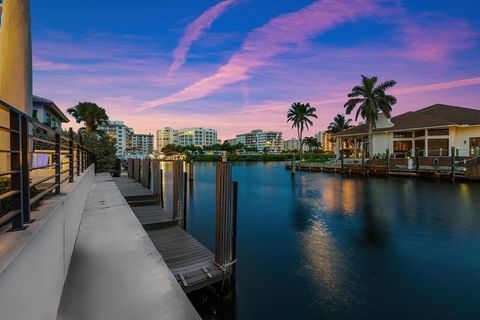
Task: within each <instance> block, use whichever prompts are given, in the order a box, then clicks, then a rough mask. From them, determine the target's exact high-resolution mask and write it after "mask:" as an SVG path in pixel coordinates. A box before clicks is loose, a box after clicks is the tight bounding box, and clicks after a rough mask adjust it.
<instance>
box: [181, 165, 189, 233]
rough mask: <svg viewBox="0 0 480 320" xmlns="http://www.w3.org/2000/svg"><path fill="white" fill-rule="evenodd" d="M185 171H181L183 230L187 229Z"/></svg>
mask: <svg viewBox="0 0 480 320" xmlns="http://www.w3.org/2000/svg"><path fill="white" fill-rule="evenodd" d="M187 180H188V176H187V173H186V172H184V173H183V219H182V227H183V230H185V231H187Z"/></svg>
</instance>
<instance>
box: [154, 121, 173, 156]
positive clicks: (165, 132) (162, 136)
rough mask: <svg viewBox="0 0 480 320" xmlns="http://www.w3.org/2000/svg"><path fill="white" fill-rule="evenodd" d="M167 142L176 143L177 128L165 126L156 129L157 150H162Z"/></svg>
mask: <svg viewBox="0 0 480 320" xmlns="http://www.w3.org/2000/svg"><path fill="white" fill-rule="evenodd" d="M169 144H173V145H176V144H177V130H175V129H173V128H170V127H165V128H163V129H158V130H157V150H158V151H162V149H163V148H164V147H165V146H166V145H169Z"/></svg>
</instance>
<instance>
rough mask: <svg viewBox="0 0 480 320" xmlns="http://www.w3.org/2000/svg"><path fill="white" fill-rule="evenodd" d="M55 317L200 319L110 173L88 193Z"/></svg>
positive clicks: (97, 179)
mask: <svg viewBox="0 0 480 320" xmlns="http://www.w3.org/2000/svg"><path fill="white" fill-rule="evenodd" d="M57 319H88V320H97V319H98V320H109V319H112V320H122V319H125V320H127V319H128V320H131V319H135V320H142V319H178V320H182V319H200V317H199V316H198V314H197V312H196V311H195V309H194V308H193V306H192V305H191V303H190V301H189V300H188V299H187V297H186V295H185V294H184V292H183V291H182V289H181V288H180V286H179V285H178V283H177V281H176V280H175V278H174V277H173V275H172V273H171V272H170V270H169V269H168V267H167V265H166V264H165V262H164V261H163V259H162V257H161V256H160V254H159V253H158V251H157V249H156V248H155V247H154V245H153V244H152V242H151V240H150V239H149V237H148V236H147V234H146V232H145V231H144V230H143V228H142V226H141V224H140V223H139V222H138V220H137V218H136V217H135V215H134V213H133V212H132V210H131V209H130V207H129V206H128V204H127V202H126V201H125V199H124V198H123V196H122V194H121V193H120V191H119V190H118V188H117V186H116V185H115V183H114V182H113V180H112V178H111V177H110V176H109V175H108V174H100V175H97V176H96V177H95V183H94V185H93V187H92V189H91V190H90V194H89V196H88V200H87V204H86V207H85V211H84V216H83V220H82V223H81V225H80V231H79V234H78V238H77V243H76V245H75V249H74V253H73V257H72V261H71V264H70V268H69V271H68V276H67V280H66V282H65V286H64V289H63V294H62V299H61V301H60V306H59V310H58V315H57Z"/></svg>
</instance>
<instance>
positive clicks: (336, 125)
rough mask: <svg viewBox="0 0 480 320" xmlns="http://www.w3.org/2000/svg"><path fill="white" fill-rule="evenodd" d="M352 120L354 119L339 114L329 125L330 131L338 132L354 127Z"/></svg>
mask: <svg viewBox="0 0 480 320" xmlns="http://www.w3.org/2000/svg"><path fill="white" fill-rule="evenodd" d="M351 122H352V119H347V118H346V117H345V115H343V114H337V115H336V116H335V118H333V121H332V122H330V124H329V125H328V128H327V130H328V131H329V132H330V133H338V132H340V131H343V130H346V129H350V128H351V127H352V125H351Z"/></svg>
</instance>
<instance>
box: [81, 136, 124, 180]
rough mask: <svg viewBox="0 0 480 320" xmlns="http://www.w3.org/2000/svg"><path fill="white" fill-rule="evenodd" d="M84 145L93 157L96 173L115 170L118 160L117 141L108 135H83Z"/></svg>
mask: <svg viewBox="0 0 480 320" xmlns="http://www.w3.org/2000/svg"><path fill="white" fill-rule="evenodd" d="M82 140H83V145H84V146H85V148H86V149H87V150H88V151H89V152H91V154H92V155H93V160H94V162H95V171H96V172H107V171H110V170H112V169H114V168H115V159H116V158H117V156H116V153H117V148H116V146H115V145H116V140H115V139H112V138H110V137H109V136H107V135H97V134H95V133H86V132H85V133H83V134H82Z"/></svg>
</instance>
